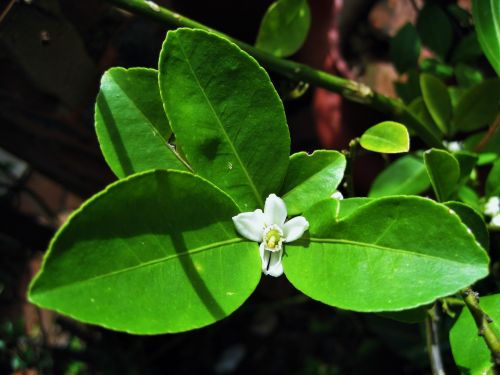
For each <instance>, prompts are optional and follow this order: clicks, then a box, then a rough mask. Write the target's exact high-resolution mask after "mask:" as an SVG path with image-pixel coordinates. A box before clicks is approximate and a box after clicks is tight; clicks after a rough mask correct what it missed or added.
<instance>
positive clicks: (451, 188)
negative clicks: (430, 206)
mask: <svg viewBox="0 0 500 375" xmlns="http://www.w3.org/2000/svg"><path fill="white" fill-rule="evenodd" d="M424 163H425V167H426V168H427V173H428V174H429V178H430V180H431V184H432V188H433V189H434V193H435V194H436V198H437V200H438V201H440V202H443V201H445V200H447V199H449V198H450V197H451V195H452V194H453V193H454V192H455V190H456V188H457V183H458V180H459V178H460V165H459V164H458V161H457V159H456V158H455V157H454V156H453V155H452V154H450V153H449V152H447V151H444V150H439V149H435V148H433V149H430V150H428V151H426V152H424Z"/></svg>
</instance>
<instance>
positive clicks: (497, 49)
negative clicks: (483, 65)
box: [472, 0, 500, 76]
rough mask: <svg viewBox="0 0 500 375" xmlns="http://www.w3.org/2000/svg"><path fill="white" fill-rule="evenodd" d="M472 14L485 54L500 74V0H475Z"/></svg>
mask: <svg viewBox="0 0 500 375" xmlns="http://www.w3.org/2000/svg"><path fill="white" fill-rule="evenodd" d="M472 15H473V17H474V23H475V25H476V30H477V37H478V39H479V43H480V44H481V47H482V48H483V51H484V54H485V55H486V57H487V58H488V61H489V62H490V64H491V66H492V67H493V69H495V71H496V72H497V74H498V75H499V76H500V37H499V36H500V2H499V1H498V0H473V1H472Z"/></svg>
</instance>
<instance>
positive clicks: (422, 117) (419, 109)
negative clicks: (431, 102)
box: [408, 97, 443, 139]
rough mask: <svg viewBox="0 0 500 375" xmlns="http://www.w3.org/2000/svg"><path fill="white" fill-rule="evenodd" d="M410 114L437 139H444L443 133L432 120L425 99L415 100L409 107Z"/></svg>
mask: <svg viewBox="0 0 500 375" xmlns="http://www.w3.org/2000/svg"><path fill="white" fill-rule="evenodd" d="M408 109H409V110H410V112H411V113H412V114H413V115H414V116H415V117H416V118H417V119H418V120H419V121H420V123H421V124H422V125H423V126H424V127H425V128H427V130H428V131H429V132H431V133H432V134H434V136H435V137H436V138H437V139H442V138H443V132H442V131H441V129H439V127H438V126H437V125H436V123H435V122H434V120H433V119H432V116H431V114H430V113H429V110H428V109H427V106H426V105H425V102H424V99H422V97H418V98H416V99H415V100H413V101H412V102H411V103H410V105H409V106H408Z"/></svg>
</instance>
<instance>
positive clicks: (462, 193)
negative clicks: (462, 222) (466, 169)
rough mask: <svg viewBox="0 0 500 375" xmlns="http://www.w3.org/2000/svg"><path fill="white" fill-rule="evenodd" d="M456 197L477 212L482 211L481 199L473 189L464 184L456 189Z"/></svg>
mask: <svg viewBox="0 0 500 375" xmlns="http://www.w3.org/2000/svg"><path fill="white" fill-rule="evenodd" d="M458 198H459V199H460V200H461V201H462V202H464V203H465V204H467V205H468V206H471V207H472V208H474V209H475V210H476V211H477V212H482V203H481V200H480V199H479V196H478V195H477V193H476V192H475V191H474V189H471V188H470V187H468V186H465V185H464V186H461V187H460V188H459V189H458Z"/></svg>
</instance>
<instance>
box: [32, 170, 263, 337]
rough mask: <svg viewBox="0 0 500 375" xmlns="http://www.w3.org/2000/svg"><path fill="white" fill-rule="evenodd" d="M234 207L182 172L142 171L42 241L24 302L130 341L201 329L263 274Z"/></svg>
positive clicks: (217, 192) (242, 296)
mask: <svg viewBox="0 0 500 375" xmlns="http://www.w3.org/2000/svg"><path fill="white" fill-rule="evenodd" d="M238 212H239V210H238V207H237V206H236V205H235V204H234V202H233V201H232V200H231V199H230V198H229V197H228V196H227V195H226V194H225V193H223V192H222V191H220V190H219V189H217V188H216V187H214V186H213V185H212V184H211V183H209V182H207V181H206V180H203V179H201V178H199V177H196V176H194V175H192V174H190V173H185V172H174V171H150V172H145V173H142V174H136V175H133V176H130V177H128V178H126V179H123V180H119V181H118V182H116V183H114V184H112V185H110V186H109V187H108V188H107V189H106V190H104V191H102V192H100V193H98V194H97V195H95V196H94V197H92V198H90V200H88V201H87V202H86V203H84V204H83V205H82V207H81V208H80V209H78V210H77V211H76V212H75V213H74V214H73V215H72V216H71V217H70V219H69V220H68V222H67V223H66V224H65V225H64V226H63V227H61V229H60V230H59V231H58V232H57V234H56V236H55V237H54V239H53V240H52V242H51V244H50V248H49V251H48V252H47V254H46V256H45V259H44V263H43V267H42V270H41V271H40V273H39V274H38V276H37V277H36V279H35V280H34V281H33V283H32V285H31V288H30V291H29V299H30V301H31V302H33V303H35V304H37V305H38V306H41V307H45V308H49V309H53V310H56V311H58V312H60V313H63V314H66V315H69V316H71V317H73V318H75V319H77V320H80V321H83V322H86V323H92V324H98V325H101V326H103V327H107V328H111V329H115V330H119V331H126V332H130V333H136V334H159V333H166V332H180V331H186V330H190V329H194V328H198V327H203V326H206V325H207V324H211V323H213V322H216V321H217V320H220V319H222V318H224V317H226V316H228V315H229V314H231V313H232V312H233V311H234V310H236V309H237V308H238V307H239V306H240V305H241V304H242V303H243V302H244V301H245V300H246V299H247V298H248V296H249V295H250V294H251V293H252V291H253V290H254V289H255V287H256V285H257V283H258V282H259V279H260V275H261V260H260V256H259V250H258V246H257V244H256V243H251V242H247V241H244V240H243V239H242V238H241V237H239V236H238V234H236V232H235V229H234V224H233V222H232V220H231V217H232V216H234V215H236V214H237V213H238Z"/></svg>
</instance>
